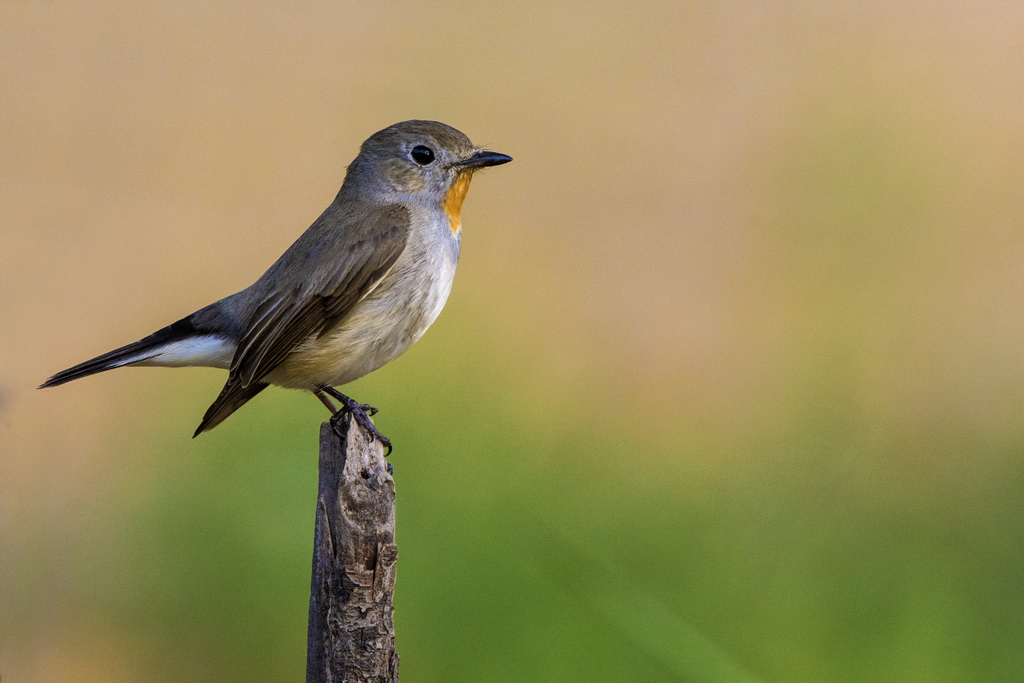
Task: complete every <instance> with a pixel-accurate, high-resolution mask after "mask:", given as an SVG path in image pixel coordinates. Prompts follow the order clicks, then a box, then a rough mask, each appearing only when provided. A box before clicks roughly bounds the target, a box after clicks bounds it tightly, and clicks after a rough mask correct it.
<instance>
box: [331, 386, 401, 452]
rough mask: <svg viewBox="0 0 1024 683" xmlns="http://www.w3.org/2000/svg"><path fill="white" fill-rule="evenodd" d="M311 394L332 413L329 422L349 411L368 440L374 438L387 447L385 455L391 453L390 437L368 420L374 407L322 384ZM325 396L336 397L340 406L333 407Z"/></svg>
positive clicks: (375, 412) (374, 412)
mask: <svg viewBox="0 0 1024 683" xmlns="http://www.w3.org/2000/svg"><path fill="white" fill-rule="evenodd" d="M313 394H314V395H316V397H317V398H318V399H320V401H321V402H322V403H323V404H324V405H325V406H327V407H328V408H329V409H331V411H332V412H333V413H334V415H333V417H331V424H335V420H339V419H341V416H342V415H344V414H345V413H351V415H352V419H353V420H355V421H356V424H358V425H359V426H360V427H362V428H363V429H364V430H366V433H367V434H369V435H370V441H373V440H374V439H376V440H378V441H380V442H381V445H383V446H385V447H386V448H387V449H388V452H387V454H386V455H385V457H386V456H387V455H391V450H392V446H391V439H389V438H388V437H386V436H384V435H383V434H381V433H380V432H379V431H377V428H376V427H375V426H374V424H373V422H371V421H370V416H371V415H376V414H377V409H376V408H374V407H373V406H371V405H367V404H365V403H360V402H359V401H357V400H355V399H354V398H349V397H348V396H346V395H345V394H343V393H341V392H340V391H338V390H337V389H335V388H334V387H329V386H322V387H319V388H318V389H317V390H316V391H314V392H313ZM327 396H331V397H333V398H335V399H337V400H338V402H339V403H341V408H334V404H333V403H331V399H330V398H328V397H327Z"/></svg>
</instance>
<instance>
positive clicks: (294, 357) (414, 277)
mask: <svg viewBox="0 0 1024 683" xmlns="http://www.w3.org/2000/svg"><path fill="white" fill-rule="evenodd" d="M437 266H438V264H433V267H431V268H428V269H422V268H405V269H401V270H399V269H396V271H392V273H389V276H388V277H386V278H385V280H384V282H382V283H381V285H380V286H379V287H377V289H375V290H374V291H373V292H371V293H370V294H369V295H368V296H367V297H366V298H364V299H363V300H362V301H360V302H359V303H358V304H357V305H356V307H355V308H354V309H353V311H352V312H351V313H350V314H349V315H348V316H347V317H346V318H345V320H344V321H343V322H342V323H341V324H339V325H338V326H337V327H336V328H335V329H333V330H331V331H330V332H328V333H327V334H325V335H324V336H322V337H317V336H313V337H310V338H309V339H307V340H306V341H304V342H303V343H301V344H300V345H299V346H298V347H296V349H295V350H294V351H293V352H292V353H291V354H290V355H289V356H288V358H286V359H285V360H284V362H282V363H281V365H279V366H278V367H277V368H275V369H274V370H273V371H271V372H270V373H269V374H268V375H267V376H266V377H265V378H264V379H265V381H267V382H270V383H271V384H276V385H278V386H282V387H288V388H292V389H313V388H316V387H318V386H323V385H327V386H340V385H343V384H347V383H348V382H352V381H354V380H356V379H359V378H360V377H362V376H363V375H366V374H368V373H370V372H373V371H374V370H376V369H377V368H379V367H381V366H383V365H385V364H386V363H389V362H391V361H393V360H394V359H396V358H398V356H400V355H402V353H404V352H405V351H406V350H408V348H409V347H410V346H412V345H413V344H414V343H415V342H416V340H418V339H419V338H420V337H422V336H423V333H424V332H426V331H427V328H428V327H430V325H431V323H433V322H434V320H436V319H437V316H438V315H439V314H440V313H441V309H442V308H444V304H445V302H446V301H447V300H448V293H449V292H450V291H451V287H452V280H453V278H454V275H455V264H454V263H451V264H447V263H446V264H443V265H441V266H440V267H437ZM424 270H428V271H430V272H431V274H430V275H426V274H425V273H424V272H423V271H424Z"/></svg>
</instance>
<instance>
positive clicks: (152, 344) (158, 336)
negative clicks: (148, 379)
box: [39, 316, 197, 389]
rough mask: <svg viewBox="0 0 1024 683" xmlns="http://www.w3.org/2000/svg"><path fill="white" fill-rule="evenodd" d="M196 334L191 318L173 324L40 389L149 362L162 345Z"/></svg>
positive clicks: (72, 369)
mask: <svg viewBox="0 0 1024 683" xmlns="http://www.w3.org/2000/svg"><path fill="white" fill-rule="evenodd" d="M195 334H197V330H196V328H195V326H194V325H193V324H192V316H188V317H186V318H182V319H181V320H179V321H178V322H176V323H172V324H170V325H168V326H167V327H165V328H163V329H160V330H157V331H156V332H154V333H153V334H151V335H149V336H148V337H146V338H145V339H140V340H139V341H137V342H133V343H131V344H127V345H126V346H122V347H121V348H119V349H114V350H113V351H109V352H107V353H104V354H103V355H102V356H96V357H95V358H92V359H90V360H87V361H85V362H84V363H79V364H78V365H75V366H74V367H70V368H68V369H67V370H61V371H60V372H58V373H57V374H56V375H54V376H53V377H51V378H50V379H48V380H46V381H45V382H43V383H42V384H40V385H39V388H40V389H46V388H47V387H55V386H59V385H61V384H64V383H65V382H70V381H71V380H74V379H79V378H81V377H88V376H89V375H95V374H96V373H97V372H103V371H104V370H112V369H113V368H119V367H122V366H124V365H131V364H133V363H138V362H139V361H142V360H148V359H149V358H152V357H153V356H155V355H156V353H157V349H158V348H159V347H161V346H163V345H164V344H167V343H168V342H172V341H176V340H178V339H184V338H186V337H191V336H194V335H195ZM147 351H153V354H152V355H148V356H147V355H146V352H147ZM135 356H138V357H137V358H135V359H134V360H132V362H131V363H126V362H125V361H127V360H129V359H132V358H133V357H135Z"/></svg>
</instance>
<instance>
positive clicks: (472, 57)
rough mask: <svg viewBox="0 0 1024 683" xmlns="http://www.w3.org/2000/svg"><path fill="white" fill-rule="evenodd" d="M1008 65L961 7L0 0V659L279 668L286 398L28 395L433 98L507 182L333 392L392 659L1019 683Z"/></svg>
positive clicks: (1021, 565) (175, 377) (1000, 32)
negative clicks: (423, 322) (393, 336)
mask: <svg viewBox="0 0 1024 683" xmlns="http://www.w3.org/2000/svg"><path fill="white" fill-rule="evenodd" d="M1022 54H1024V9H1022V8H1021V7H1020V6H1017V5H1015V4H1013V3H995V2H983V3H956V2H935V3H923V2H914V3H897V6H893V3H888V2H865V3H853V2H847V3H825V4H823V3H812V2H781V3H767V4H766V3H752V2H748V3H742V2H741V3H716V4H710V3H706V4H686V3H678V2H652V3H627V4H623V3H610V2H609V3H539V2H537V3H516V4H515V5H511V4H509V5H507V6H502V5H498V4H492V3H479V2H464V3H460V2H442V3H429V4H428V3H380V2H362V3H340V2H330V3H328V2H319V3H303V4H301V5H292V4H284V3H282V4H276V5H275V4H268V3H234V2H231V3H189V2H158V3H157V2H148V3H144V4H143V3H128V2H124V3H114V2H74V3H72V2H29V1H19V0H5V1H4V2H0V231H2V232H0V235H2V237H3V239H2V242H0V245H2V246H0V312H2V317H3V324H2V325H0V443H2V446H0V449H2V456H0V553H2V554H0V676H3V678H4V681H5V682H6V681H8V680H10V681H57V680H60V681H115V682H116V681H137V680H151V681H155V680H167V681H181V680H211V681H213V680H216V681H250V680H299V679H301V676H302V671H303V666H304V651H303V646H304V637H305V609H306V602H305V601H306V596H307V593H306V592H307V590H308V571H309V552H310V549H309V544H310V542H311V541H310V539H311V537H312V525H313V514H312V513H313V509H312V506H313V501H314V496H315V469H316V468H315V457H316V456H315V448H316V446H315V440H316V430H317V424H318V423H319V421H321V420H322V419H323V418H324V417H325V415H324V411H323V410H322V408H321V407H320V406H319V404H318V403H317V402H316V401H315V400H313V399H312V397H310V396H303V395H302V394H299V393H297V392H285V391H283V390H276V391H269V392H266V393H265V394H264V395H261V396H260V397H259V398H258V399H257V400H255V401H254V402H253V403H252V404H251V405H250V406H247V407H246V408H245V409H244V410H242V411H240V412H239V413H238V414H237V415H236V416H234V417H232V419H231V420H229V421H228V422H227V423H226V424H225V425H224V426H223V427H220V428H218V429H217V430H216V431H214V432H213V433H211V434H210V435H206V436H204V437H202V438H200V439H197V440H195V441H193V440H191V439H190V438H189V436H190V435H191V433H192V430H193V429H194V427H195V425H196V424H197V422H198V420H199V418H200V416H201V415H202V413H203V411H204V410H205V408H206V406H207V405H208V404H209V402H210V401H212V399H213V398H214V397H215V395H216V392H217V390H218V389H219V385H220V383H221V382H222V381H223V375H222V373H218V372H215V371H212V370H201V369H200V370H178V371H167V370H156V369H142V370H134V369H133V370H123V371H118V372H113V373H109V374H106V375H100V376H97V377H93V378H89V379H87V380H83V381H81V382H76V383H74V384H71V385H68V386H66V387H60V388H58V389H53V390H48V391H46V392H37V391H35V390H34V387H35V385H37V384H38V383H39V382H40V381H42V380H43V379H45V378H46V377H47V376H48V375H50V374H52V373H53V372H55V371H57V370H60V369H62V368H64V367H67V366H68V365H71V364H73V363H76V362H78V361H81V360H84V359H85V358H88V357H91V356H93V355H95V354H98V353H100V352H103V351H106V350H108V349H110V348H112V347H114V346H118V345H120V344H123V343H126V342H128V341H132V340H134V339H137V338H139V337H141V336H144V335H145V334H148V333H149V332H151V331H153V330H155V329H156V328H158V327H160V326H162V325H164V324H167V323H169V322H171V321H173V320H175V319H177V318H178V317H181V316H183V315H185V314H187V313H189V312H191V311H192V310H194V309H196V308H198V307H199V306H201V305H204V304H206V303H208V302H210V301H212V300H214V299H216V298H219V297H222V296H224V295H226V294H228V293H231V292H233V291H236V290H237V289H240V288H242V287H243V286H245V285H247V284H249V283H250V282H251V281H252V280H253V279H255V278H256V277H257V276H258V275H259V274H260V273H262V272H263V270H264V269H265V268H266V267H267V266H268V265H269V264H270V263H271V262H272V261H273V259H274V258H276V257H277V255H278V254H279V253H280V252H281V251H282V250H283V249H284V248H285V247H286V246H287V245H288V244H289V243H290V242H291V241H292V240H293V239H294V238H295V237H296V236H297V235H298V234H299V233H300V232H301V231H302V230H303V229H304V228H305V227H306V226H307V225H308V224H309V223H310V222H311V221H312V220H313V219H314V218H315V217H316V216H317V215H318V214H319V212H320V211H321V210H322V209H323V207H324V206H325V205H326V204H327V203H328V202H329V201H330V199H331V198H332V197H333V195H334V193H335V192H336V191H337V187H338V185H339V183H340V181H341V178H342V176H343V173H344V166H345V164H347V163H348V161H349V160H351V158H352V157H353V156H354V154H355V153H356V151H357V149H358V144H359V143H360V142H361V141H362V140H363V139H364V138H365V137H367V136H368V135H369V134H370V133H372V132H374V131H375V130H378V129H379V128H382V127H384V126H386V125H388V124H391V123H393V122H395V121H400V120H403V119H407V118H432V119H438V120H442V121H445V122H447V123H450V124H452V125H454V126H456V127H458V128H460V129H462V130H463V131H465V132H466V133H467V134H469V135H470V136H471V137H472V138H473V140H474V141H476V142H477V143H479V144H485V145H488V146H490V147H491V148H492V149H494V150H497V151H500V152H504V153H508V154H511V155H512V156H513V157H515V162H514V163H512V164H510V165H508V166H503V167H501V168H499V169H494V170H491V171H488V172H486V173H483V174H480V175H479V176H478V177H477V179H476V182H475V183H474V186H473V189H472V191H471V193H470V197H469V199H468V201H467V204H466V207H465V210H464V216H463V217H464V223H465V230H464V243H463V261H462V265H461V268H460V272H459V276H458V278H457V279H456V285H455V290H454V293H453V296H452V298H451V300H450V302H449V305H448V307H447V309H446V311H445V313H444V314H443V315H442V317H441V318H440V320H439V322H438V323H437V324H436V325H435V327H434V329H432V330H431V332H430V333H428V334H427V336H426V337H425V338H424V339H423V340H422V341H421V342H420V344H418V345H417V346H416V347H415V348H414V349H413V350H412V351H411V352H409V353H408V354H407V355H406V356H404V357H403V358H402V359H401V360H399V361H397V362H396V363H394V364H393V365H392V366H389V367H388V368H386V369H384V370H382V371H380V372H378V373H376V374H375V375H373V376H372V377H370V378H367V379H365V380H362V381H360V382H358V383H357V384H355V385H353V386H352V387H351V389H352V392H353V393H354V394H355V395H356V396H357V397H358V398H360V399H361V400H363V401H368V402H370V403H373V404H376V405H377V406H379V407H381V408H382V409H383V410H382V413H381V414H380V416H379V418H378V425H379V426H380V427H381V429H382V431H384V432H385V433H387V434H389V435H390V436H391V437H392V438H394V439H395V441H396V445H397V448H396V452H395V455H394V456H393V458H392V459H393V462H394V463H395V466H396V470H397V483H398V495H399V539H398V540H399V547H400V550H401V553H402V555H401V562H400V564H399V586H398V590H399V595H398V605H397V613H396V619H397V625H398V634H399V652H400V653H401V655H402V672H403V676H404V677H406V678H407V679H408V680H412V681H525V680H536V681H542V680H543V681H575V680H579V681H594V680H608V681H636V680H643V681H659V680H664V681H675V680H690V681H733V680H765V681H767V680H780V681H783V680H784V681H798V680H806V681H823V680H829V681H840V680H850V681H863V680H873V681H907V680H929V681H944V680H948V681H961V680H1016V678H1017V676H1019V672H1020V670H1021V668H1022V667H1024V650H1022V649H1021V647H1020V643H1021V642H1022V639H1024V611H1022V610H1021V609H1020V601H1021V591H1022V586H1024V528H1022V523H1021V520H1024V502H1022V496H1021V485H1022V483H1024V464H1022V460H1021V455H1022V450H1024V401H1022V396H1024V354H1022V352H1021V351H1022V337H1024V268H1022V264H1024V236H1022V235H1024V231H1022V230H1021V217H1022V215H1024V201H1022V198H1024V192H1022V190H1021V184H1022V183H1021V181H1022V160H1024V125H1022V109H1024V107H1022V105H1024V62H1022V59H1021V55H1022Z"/></svg>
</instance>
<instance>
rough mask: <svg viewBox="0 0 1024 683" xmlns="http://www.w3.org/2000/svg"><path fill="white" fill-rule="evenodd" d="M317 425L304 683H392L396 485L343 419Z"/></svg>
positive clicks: (374, 447) (375, 446) (374, 446)
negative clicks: (316, 486) (316, 477)
mask: <svg viewBox="0 0 1024 683" xmlns="http://www.w3.org/2000/svg"><path fill="white" fill-rule="evenodd" d="M337 427H338V429H337V432H336V431H335V430H334V428H333V427H332V426H331V424H330V423H329V422H325V423H324V424H322V425H321V426H320V485H319V491H318V493H317V504H316V531H315V535H314V537H313V580H312V582H311V585H310V591H309V631H308V635H307V649H306V682H307V683H343V682H344V683H364V682H365V683H370V682H371V681H372V683H397V681H398V653H397V652H396V651H395V627H394V619H393V616H394V608H393V606H392V596H393V595H394V591H395V568H396V562H397V560H398V547H397V546H396V545H395V481H394V479H392V478H391V475H390V473H389V472H388V465H387V461H386V460H385V459H384V449H383V448H382V447H381V445H380V443H378V442H370V441H369V440H368V439H367V435H366V432H365V431H364V430H363V429H361V428H359V427H358V426H353V425H352V421H351V418H350V416H348V415H346V416H344V417H343V418H342V419H341V420H340V421H339V422H338V425H337Z"/></svg>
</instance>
